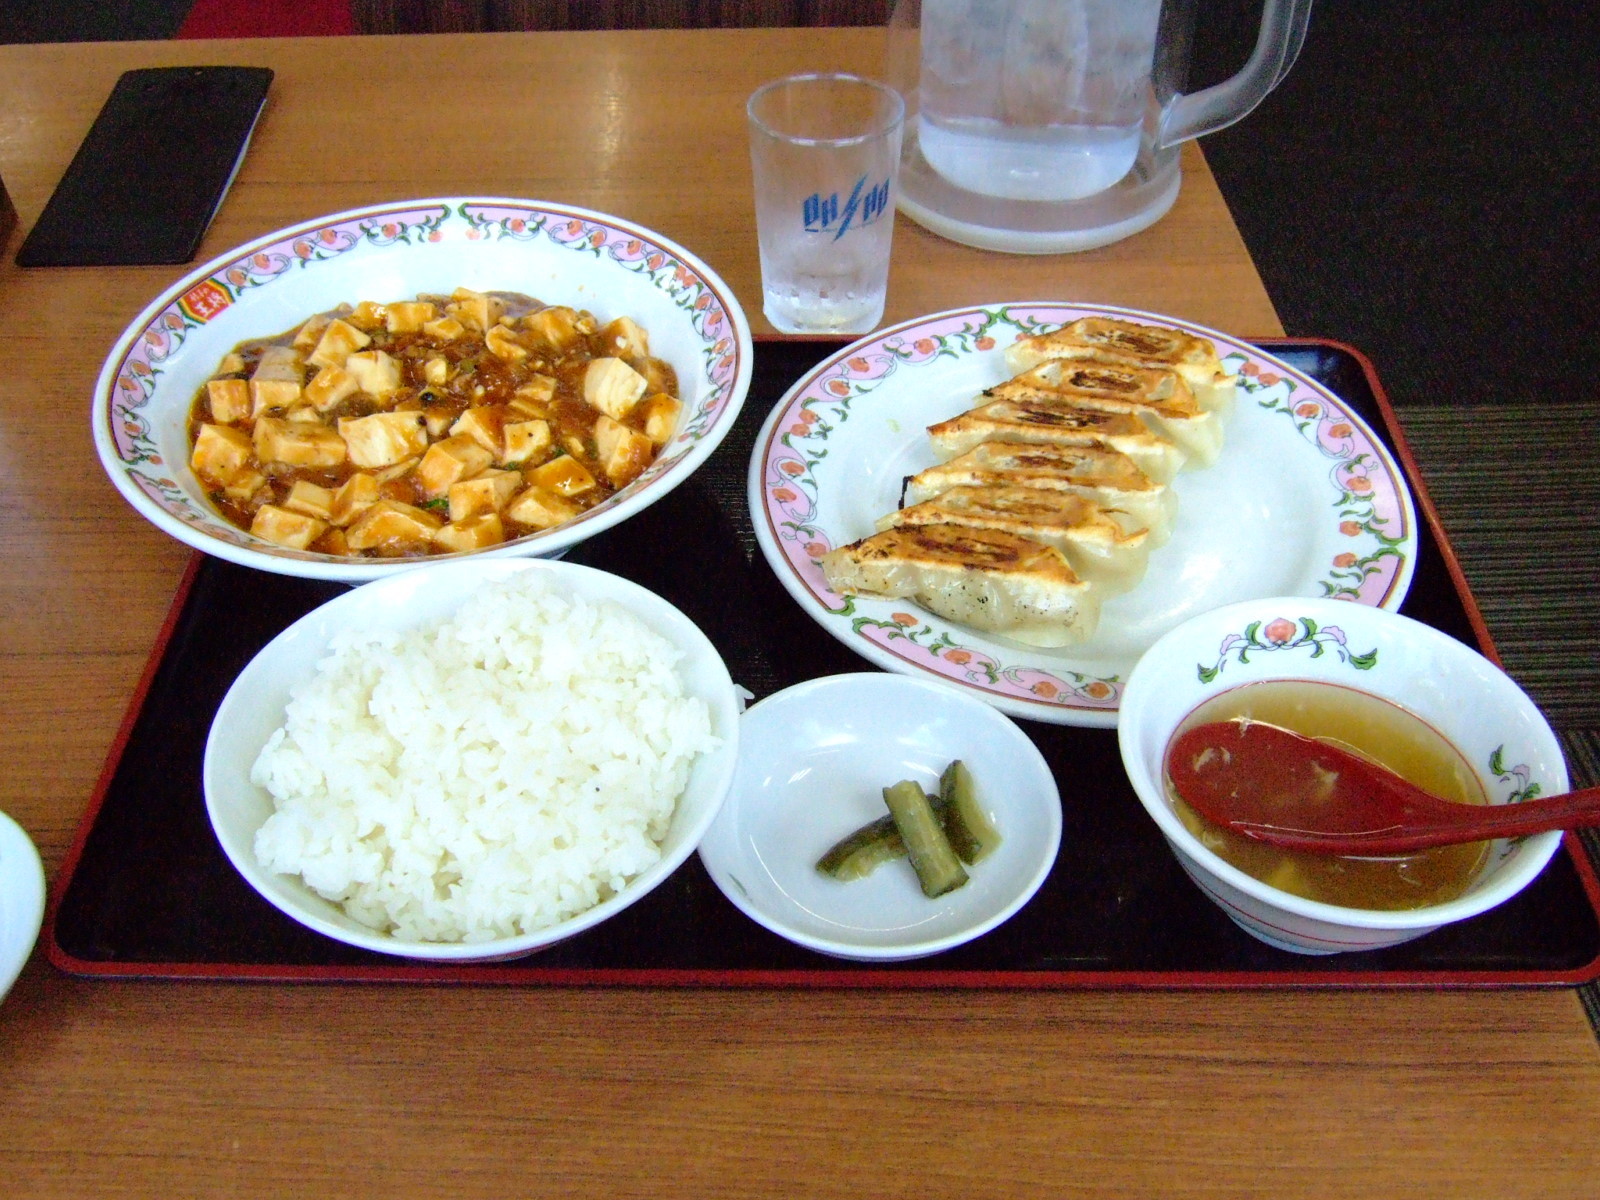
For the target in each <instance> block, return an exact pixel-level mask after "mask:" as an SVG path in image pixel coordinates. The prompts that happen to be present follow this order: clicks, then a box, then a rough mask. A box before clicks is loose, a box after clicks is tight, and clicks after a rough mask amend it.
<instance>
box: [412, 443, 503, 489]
mask: <svg viewBox="0 0 1600 1200" xmlns="http://www.w3.org/2000/svg"><path fill="white" fill-rule="evenodd" d="M493 462H494V455H492V454H490V453H489V451H487V450H485V449H484V448H483V447H482V446H480V445H478V443H477V442H475V441H474V440H473V439H472V438H469V437H467V436H466V435H465V434H457V435H456V436H455V437H447V438H445V439H444V440H443V441H439V442H435V443H434V444H433V445H431V446H429V447H428V452H427V453H426V454H424V455H423V456H422V461H421V462H420V463H418V464H417V482H418V483H420V484H421V485H422V490H423V492H424V493H425V494H426V495H428V496H430V497H432V496H443V495H444V494H445V493H447V492H448V491H449V490H450V485H451V484H453V483H460V482H461V481H462V480H463V479H470V478H471V477H472V476H474V475H476V474H478V473H479V472H480V471H482V470H484V469H486V468H487V467H488V466H489V465H490V464H491V463H493Z"/></svg>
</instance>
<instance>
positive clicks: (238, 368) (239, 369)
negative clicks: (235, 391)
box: [217, 350, 245, 375]
mask: <svg viewBox="0 0 1600 1200" xmlns="http://www.w3.org/2000/svg"><path fill="white" fill-rule="evenodd" d="M244 372H245V361H244V355H242V354H240V353H239V352H238V351H237V350H230V351H228V353H226V354H224V355H223V356H222V361H221V362H220V363H218V364H217V374H218V375H243V374H244Z"/></svg>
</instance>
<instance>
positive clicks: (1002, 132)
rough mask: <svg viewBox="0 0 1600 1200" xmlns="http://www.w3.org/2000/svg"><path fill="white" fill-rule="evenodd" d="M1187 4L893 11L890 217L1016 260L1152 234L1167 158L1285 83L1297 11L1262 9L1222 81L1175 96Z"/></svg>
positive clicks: (1185, 47) (1125, 1)
mask: <svg viewBox="0 0 1600 1200" xmlns="http://www.w3.org/2000/svg"><path fill="white" fill-rule="evenodd" d="M1196 4H1197V0H897V2H896V4H895V7H894V12H893V15H892V16H891V18H890V22H889V31H890V54H891V59H890V68H889V74H890V79H891V82H893V83H894V84H895V85H896V86H897V87H898V89H899V90H900V92H901V93H902V95H904V97H905V99H906V127H905V135H904V142H903V146H902V157H901V166H900V194H899V205H900V208H901V210H902V211H903V212H905V213H906V215H908V216H909V217H911V218H912V219H913V220H915V221H917V222H918V223H920V224H922V225H925V226H927V227H928V228H929V229H931V230H933V231H934V232H935V233H938V234H942V235H943V236H945V237H949V238H953V239H954V240H956V241H958V242H965V243H967V244H969V245H973V246H981V247H984V248H985V249H990V250H1005V251H1010V252H1013V253H1023V254H1054V253H1061V252H1066V251H1074V250H1088V249H1092V248H1093V247H1095V246H1103V245H1106V244H1108V243H1110V242H1114V241H1117V240H1118V239H1120V238H1124V237H1127V236H1129V235H1130V234H1133V233H1137V232H1138V231H1139V230H1141V229H1145V228H1147V227H1148V226H1150V225H1152V224H1154V223H1155V222H1156V221H1157V220H1159V219H1160V218H1161V217H1162V216H1163V215H1164V214H1165V213H1166V211H1167V210H1168V209H1169V208H1171V207H1172V203H1173V201H1174V200H1175V199H1176V198H1177V195H1178V186H1179V182H1180V172H1179V165H1178V156H1179V146H1180V144H1181V143H1182V142H1184V141H1187V140H1188V139H1189V138H1193V137H1198V136H1200V135H1201V134H1205V133H1211V132H1213V131H1215V130H1218V129H1221V128H1223V127H1224V126H1226V125H1231V124H1232V123H1233V122H1235V121H1237V120H1238V119H1239V118H1240V117H1243V116H1244V115H1245V114H1246V113H1248V112H1249V111H1250V110H1251V109H1252V108H1254V107H1255V106H1256V105H1257V104H1259V103H1260V102H1261V100H1262V99H1263V98H1264V97H1265V96H1266V95H1267V93H1268V92H1270V91H1271V90H1272V89H1273V88H1274V87H1275V86H1277V84H1278V81H1279V80H1281V79H1282V78H1283V77H1284V75H1286V74H1287V73H1288V71H1289V68H1290V66H1291V65H1292V64H1293V62H1294V59H1295V56H1296V55H1297V54H1298V53H1299V50H1300V45H1301V42H1302V41H1304V39H1305V29H1306V21H1307V19H1308V18H1309V17H1310V14H1311V0H1264V4H1263V8H1262V14H1261V30H1260V33H1259V35H1258V38H1257V41H1256V47H1255V52H1254V53H1253V54H1252V55H1251V57H1250V59H1249V61H1248V62H1247V63H1246V64H1245V66H1244V68H1243V69H1242V70H1241V71H1240V72H1239V73H1238V74H1237V75H1235V76H1233V77H1232V78H1230V79H1227V80H1225V81H1223V82H1222V83H1219V84H1216V85H1214V86H1212V87H1207V88H1205V89H1203V90H1201V91H1197V92H1194V93H1192V94H1185V92H1184V88H1185V87H1186V86H1187V77H1188V68H1189V55H1190V48H1191V45H1192V38H1193V32H1194V22H1195V18H1196Z"/></svg>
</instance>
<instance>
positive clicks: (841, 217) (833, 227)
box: [802, 175, 889, 241]
mask: <svg viewBox="0 0 1600 1200" xmlns="http://www.w3.org/2000/svg"><path fill="white" fill-rule="evenodd" d="M802 208H803V210H804V216H805V223H806V232H807V233H829V232H831V233H832V234H833V240H834V241H838V240H839V239H840V238H842V237H843V236H844V232H845V230H847V229H849V228H850V227H851V226H852V225H855V226H861V225H870V224H872V223H873V222H874V221H876V220H877V219H878V218H879V217H881V216H883V214H884V213H886V212H888V211H889V181H888V180H887V179H885V180H884V181H883V182H882V183H880V184H878V185H877V186H876V187H869V186H868V185H867V177H866V176H865V175H863V176H862V177H861V178H860V179H858V180H856V185H855V187H853V188H851V189H850V195H849V197H848V198H847V199H846V200H845V201H844V202H843V203H842V204H841V203H840V201H839V193H838V192H831V193H829V194H828V195H826V196H824V195H822V194H821V193H820V192H812V193H811V195H809V196H807V197H806V199H805V203H804V205H803V206H802Z"/></svg>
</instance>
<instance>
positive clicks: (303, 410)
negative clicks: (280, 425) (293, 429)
mask: <svg viewBox="0 0 1600 1200" xmlns="http://www.w3.org/2000/svg"><path fill="white" fill-rule="evenodd" d="M283 419H284V420H285V421H291V422H293V423H294V424H296V425H326V424H327V422H326V421H324V420H323V419H322V414H321V413H319V412H318V411H317V410H316V409H314V408H312V407H311V405H309V404H301V405H297V406H296V407H294V408H291V409H290V410H289V411H288V412H286V413H284V414H283Z"/></svg>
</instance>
